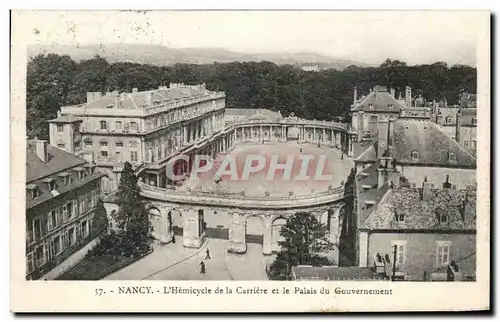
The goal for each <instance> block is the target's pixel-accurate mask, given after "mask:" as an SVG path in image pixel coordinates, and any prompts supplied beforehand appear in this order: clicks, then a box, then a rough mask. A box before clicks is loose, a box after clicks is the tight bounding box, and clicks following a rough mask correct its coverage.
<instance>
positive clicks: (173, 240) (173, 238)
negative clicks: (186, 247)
mask: <svg viewBox="0 0 500 322" xmlns="http://www.w3.org/2000/svg"><path fill="white" fill-rule="evenodd" d="M172 244H175V235H172Z"/></svg>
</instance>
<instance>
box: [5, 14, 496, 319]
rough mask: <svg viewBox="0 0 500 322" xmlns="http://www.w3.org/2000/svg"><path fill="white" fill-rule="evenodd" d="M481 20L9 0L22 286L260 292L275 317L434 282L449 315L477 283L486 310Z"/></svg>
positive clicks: (110, 291) (100, 293)
mask: <svg viewBox="0 0 500 322" xmlns="http://www.w3.org/2000/svg"><path fill="white" fill-rule="evenodd" d="M489 21H490V15H489V12H487V11H484V12H481V11H476V12H467V11H456V12H452V11H391V12H389V11H388V12H378V11H371V12H370V11H333V10H332V11H160V10H144V11H137V10H121V11H104V10H103V11H13V12H12V30H11V32H12V39H11V41H12V44H13V46H12V57H13V60H12V64H13V75H12V90H11V94H12V106H11V114H12V116H11V117H12V119H13V121H12V122H13V123H12V124H13V125H12V128H11V143H12V144H13V145H15V146H16V147H15V150H12V155H11V159H12V161H13V166H14V165H15V166H16V169H17V170H16V171H14V170H12V171H13V172H12V174H11V176H12V178H13V179H14V180H13V182H14V181H15V182H16V183H15V184H16V185H17V186H16V188H15V189H14V188H13V189H14V190H15V191H16V195H15V197H14V199H12V200H13V201H15V203H16V205H15V206H14V205H12V207H13V209H12V212H14V211H15V212H17V213H16V216H15V219H13V217H11V231H12V234H11V243H14V242H15V243H16V244H18V245H17V246H15V249H14V248H13V249H12V253H11V258H15V261H16V263H18V264H16V267H17V269H15V277H14V275H12V276H11V279H15V280H16V281H15V283H21V284H19V285H23V286H22V287H23V288H25V287H26V289H28V288H29V289H32V290H34V289H40V292H42V291H41V289H45V290H50V289H51V288H52V289H54V290H55V288H56V287H59V286H60V287H75V288H74V289H73V290H72V291H68V292H70V293H61V292H62V291H61V292H58V294H57V296H58V297H62V296H63V295H64V294H66V295H64V296H66V297H67V296H70V295H69V294H73V296H79V295H78V294H79V293H78V292H82V293H85V295H82V299H83V296H90V297H91V296H94V297H106V296H107V300H109V301H117V300H119V299H125V298H124V297H120V296H125V295H127V294H128V296H131V295H133V294H137V296H143V297H144V299H143V300H144V301H148V300H149V299H150V298H153V297H152V296H151V295H148V300H146V299H145V296H144V294H152V295H153V296H154V298H155V300H154V301H157V302H164V301H165V299H166V297H167V296H172V297H177V298H179V297H184V298H185V299H188V296H197V297H198V296H205V297H204V298H206V299H207V301H214V300H215V301H225V300H222V297H221V296H223V295H222V294H224V296H228V297H231V295H233V296H248V298H247V297H245V301H248V302H247V303H246V304H242V305H243V307H245V308H247V309H248V310H252V307H251V305H252V303H251V302H252V301H254V300H253V299H256V298H259V300H258V301H262V300H264V298H263V297H265V296H267V297H268V306H269V307H267V308H266V309H265V310H266V311H269V310H272V309H273V307H271V303H272V302H273V301H280V302H286V300H285V299H284V298H281V299H277V300H273V299H272V296H273V295H272V294H276V296H285V295H288V296H290V297H293V298H294V301H301V298H303V299H307V300H306V302H307V303H311V302H312V303H314V300H313V298H314V297H315V296H316V295H317V296H323V298H322V299H321V301H322V303H328V300H327V299H326V298H328V297H329V298H332V299H333V298H335V300H334V301H333V302H339V301H340V300H338V299H337V298H343V299H344V300H343V301H349V302H356V301H357V300H356V297H355V295H356V294H358V296H362V298H364V299H365V300H368V301H370V300H369V299H371V298H375V297H376V298H377V300H376V301H375V302H379V301H380V302H381V301H383V302H387V299H388V298H390V297H391V296H403V293H402V292H403V291H399V292H401V293H399V295H396V288H397V289H398V290H404V289H405V288H407V289H408V291H407V293H406V294H404V296H406V297H407V298H408V297H409V296H411V291H410V289H411V288H413V287H424V288H426V290H427V291H425V292H426V293H427V292H430V293H432V292H433V291H432V289H433V288H434V287H435V288H441V289H443V290H442V291H436V293H435V294H434V295H429V300H430V298H434V301H435V302H436V301H437V302H438V303H434V304H433V305H441V306H442V307H441V309H443V310H445V309H449V307H447V305H445V304H443V303H448V304H449V305H451V304H450V303H454V302H446V301H444V300H443V298H440V297H438V296H445V297H454V296H455V295H453V294H456V293H454V292H456V291H457V290H462V291H464V290H467V289H468V288H469V287H470V288H471V290H472V289H474V290H476V291H477V290H483V291H484V298H482V297H481V296H479V294H477V295H478V299H477V301H471V305H473V306H474V307H473V308H475V309H486V308H488V301H489V287H488V285H489V239H490V236H489V232H490V227H489V222H490V221H489V220H490V219H489V215H490V209H489V203H490V200H489V199H490V197H489V190H490V188H489V172H490V170H489V167H490V165H489V159H490V141H489V140H490V133H489V131H490V118H489V115H490V93H489V90H490V79H489V77H490V76H489V75H490V74H489V73H490V72H489V70H490V65H489V63H490V62H489V41H490V40H489V32H490V31H489V23H490V22H489ZM14 53H15V54H14ZM14 57H16V58H14ZM14 64H15V65H14ZM13 149H14V148H13ZM15 151H17V152H15ZM22 185H24V186H25V187H24V188H23V187H22ZM14 190H13V191H14ZM14 208H16V209H14ZM22 212H25V215H23V216H20V214H21V213H22ZM21 246H22V247H21ZM13 260H14V259H13ZM23 270H24V271H23ZM211 281H219V283H215V284H213V283H211ZM75 282H87V283H91V282H92V286H89V287H88V290H85V291H83V290H81V289H82V288H83V285H86V284H77V283H75ZM115 282H116V283H115ZM396 282H398V283H396ZM418 282H420V283H418ZM438 282H439V283H438ZM479 282H481V283H479ZM11 283H14V281H11ZM113 283H115V284H113ZM144 283H146V284H144ZM147 283H149V284H147ZM185 283H189V284H185ZM221 283H223V284H221ZM308 283H309V284H308ZM77 285H80V286H77ZM89 285H90V284H89ZM266 285H267V286H266ZM269 285H274V286H272V287H271V286H269ZM278 285H279V286H278ZM364 285H365V286H364ZM219 286H220V288H219ZM454 287H457V288H454ZM85 288H86V287H85ZM275 290H276V292H275ZM453 290H455V291H453ZM30 292H31V291H30ZM45 292H47V291H45ZM65 292H66V291H65ZM22 293H24V292H22ZM218 293H219V294H220V296H219V298H220V299H219V300H217V299H216V298H212V299H208V298H207V296H215V295H214V294H218ZM278 294H279V295H278ZM466 294H467V291H465V293H463V294H462V295H463V297H468V295H466ZM20 295H21V294H20ZM469 295H470V293H469ZM23 296H26V294H24V295H23ZM46 296H49V297H50V296H51V294H50V293H49V294H46ZM115 296H116V297H115ZM366 296H370V297H366ZM384 296H385V299H384ZM426 296H427V295H426ZM424 297H425V296H424ZM169 298H170V297H169ZM237 299H238V297H235V298H234V299H233V300H234V301H238V300H237ZM439 299H442V301H441V302H439V301H440V300H439ZM460 300H461V302H460V303H462V305H463V304H464V303H467V299H466V298H463V299H460ZM92 301H94V300H92ZM122 301H123V300H122ZM184 301H186V300H184ZM422 301H425V299H422ZM450 301H451V300H450ZM264 302H265V300H264ZM389 302H390V301H389ZM472 302H473V303H482V304H483V305H482V306H477V304H472ZM45 303H47V302H45ZM291 303H292V302H290V303H289V304H288V306H289V308H288V310H290V311H294V310H296V309H298V308H299V306H298V307H293V304H291ZM425 303H427V302H425ZM440 303H441V304H440ZM333 304H334V303H333ZM333 304H332V305H333ZM33 305H34V306H33ZM33 305H32V304H30V305H27V304H26V303H23V305H18V306H17V307H18V308H19V310H23V309H22V307H37V308H38V309H42V307H41V306H42V304H39V306H37V304H33ZM96 305H97V304H96ZM99 305H104V304H102V303H101V304H99ZM115 305H117V304H116V303H115ZM134 305H135V304H134ZM148 305H150V306H148V307H149V309H151V310H152V307H153V304H152V303H150V304H148ZM164 305H167V304H164ZM196 305H198V304H196ZM220 305H223V304H220ZM261 305H265V303H262V304H261ZM283 305H286V303H282V306H281V307H284V306H283ZM304 305H306V304H305V303H304ZM325 305H326V306H327V307H328V305H329V304H325ZM357 305H358V306H357V308H358V309H357V311H363V310H364V309H367V310H370V309H369V307H370V305H369V304H367V306H366V307H364V309H363V305H361V304H360V303H357ZM374 305H375V304H374ZM387 305H389V306H390V303H386V306H387ZM408 305H410V304H408ZM428 305H429V307H430V305H431V304H430V303H429V304H428ZM457 305H459V304H457ZM87 306H88V307H87ZM91 306H92V304H90V302H89V304H88V305H85V307H87V308H83V307H80V308H79V310H87V309H92V307H91ZM185 306H188V307H189V304H187V303H186V304H185ZM240 306H241V305H240ZM62 307H63V304H60V308H61V309H62ZM65 307H74V306H71V305H69V304H68V306H65ZM100 307H101V308H102V309H104V307H105V306H100ZM106 307H107V308H109V306H106ZM155 307H156V306H155ZM216 307H218V305H216ZM347 307H348V306H346V305H343V304H342V305H340V306H338V307H337V309H338V310H341V311H342V310H345V308H347ZM163 308H164V309H165V310H167V311H168V310H171V308H170V307H169V308H167V307H166V306H165V307H163ZM275 308H276V307H275ZM426 308H427V305H424V304H422V306H421V307H420V309H421V310H426ZM457 308H458V309H461V308H463V309H465V308H467V307H466V306H460V307H457ZM46 309H49V308H48V307H46ZM50 309H53V310H56V311H57V310H59V305H55V304H53V306H52V307H51V308H50ZM94 309H98V307H97V306H96V307H94ZM121 309H123V310H125V311H126V310H127V309H132V307H128V308H127V303H126V302H123V304H122V305H121ZM193 309H194V308H193ZM403 309H405V307H402V306H398V305H395V306H394V310H403ZM145 310H148V309H145ZM258 310H262V306H261V308H260V309H258ZM280 310H286V309H280ZM310 310H313V311H314V310H319V309H318V308H317V307H314V305H313V306H311V308H310ZM351 310H356V309H354V308H351Z"/></svg>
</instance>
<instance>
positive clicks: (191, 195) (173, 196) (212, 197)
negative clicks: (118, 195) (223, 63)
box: [138, 182, 346, 209]
mask: <svg viewBox="0 0 500 322" xmlns="http://www.w3.org/2000/svg"><path fill="white" fill-rule="evenodd" d="M138 184H139V188H140V189H141V194H142V195H143V196H144V197H146V198H150V199H156V200H163V201H167V202H168V201H170V202H174V203H184V204H193V203H194V204H208V205H215V206H222V207H224V206H227V207H244V208H276V209H281V208H295V207H308V206H317V205H319V204H326V203H331V202H335V201H337V200H340V199H343V198H345V197H346V195H345V191H344V187H343V186H340V187H336V188H332V189H329V190H327V191H321V192H318V193H312V194H311V195H304V196H296V195H293V194H290V195H289V196H287V197H286V196H262V197H258V196H246V195H245V194H243V193H217V192H202V191H182V190H176V189H171V188H170V189H169V188H158V187H154V186H151V185H147V184H144V183H141V182H140V183H138Z"/></svg>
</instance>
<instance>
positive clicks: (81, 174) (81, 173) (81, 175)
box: [73, 167, 85, 180]
mask: <svg viewBox="0 0 500 322" xmlns="http://www.w3.org/2000/svg"><path fill="white" fill-rule="evenodd" d="M73 171H75V172H76V173H77V175H78V180H82V179H83V178H85V174H84V172H85V171H84V169H83V168H80V167H78V168H74V169H73Z"/></svg>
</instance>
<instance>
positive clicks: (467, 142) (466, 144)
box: [464, 140, 469, 148]
mask: <svg viewBox="0 0 500 322" xmlns="http://www.w3.org/2000/svg"><path fill="white" fill-rule="evenodd" d="M464 147H466V148H468V147H469V141H467V140H464Z"/></svg>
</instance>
